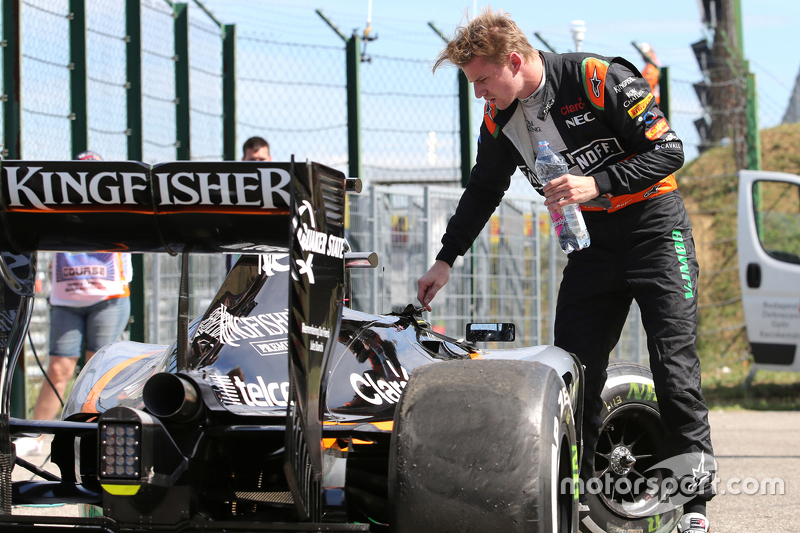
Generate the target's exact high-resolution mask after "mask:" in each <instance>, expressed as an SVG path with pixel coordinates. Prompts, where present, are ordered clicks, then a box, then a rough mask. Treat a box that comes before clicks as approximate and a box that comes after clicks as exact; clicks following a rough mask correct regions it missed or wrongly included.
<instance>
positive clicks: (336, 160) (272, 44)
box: [236, 35, 348, 172]
mask: <svg viewBox="0 0 800 533" xmlns="http://www.w3.org/2000/svg"><path fill="white" fill-rule="evenodd" d="M236 44H237V76H236V81H237V88H238V90H237V106H238V113H237V114H238V119H237V134H238V139H239V141H240V142H239V146H237V155H238V156H239V158H241V155H242V153H241V144H242V143H243V142H244V141H245V140H246V139H249V138H250V137H253V136H258V137H263V138H265V139H266V140H267V141H268V142H269V143H270V152H271V153H272V157H273V159H275V160H278V161H288V160H289V158H290V157H291V156H292V155H295V157H296V158H297V159H298V160H299V161H305V160H306V159H310V160H313V161H320V162H324V163H325V164H326V165H328V166H330V167H334V168H337V169H340V170H343V171H345V172H346V171H347V163H348V156H347V81H346V72H345V49H344V46H319V45H304V44H294V43H286V42H280V41H276V40H274V39H270V38H267V37H265V36H261V35H239V36H238V39H237V43H236Z"/></svg>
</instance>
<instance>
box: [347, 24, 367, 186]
mask: <svg viewBox="0 0 800 533" xmlns="http://www.w3.org/2000/svg"><path fill="white" fill-rule="evenodd" d="M346 55H347V155H348V160H349V172H350V176H351V177H358V178H363V177H364V174H363V172H362V170H363V169H362V168H361V109H360V108H361V105H360V91H361V89H360V87H359V71H360V65H361V38H360V37H359V36H358V35H356V34H355V33H353V35H351V36H350V38H349V39H348V40H347V53H346Z"/></svg>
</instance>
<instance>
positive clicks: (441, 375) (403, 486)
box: [389, 360, 578, 533]
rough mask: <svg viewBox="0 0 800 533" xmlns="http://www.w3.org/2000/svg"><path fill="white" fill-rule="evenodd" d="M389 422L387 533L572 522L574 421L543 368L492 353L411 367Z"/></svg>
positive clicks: (556, 380) (562, 526)
mask: <svg viewBox="0 0 800 533" xmlns="http://www.w3.org/2000/svg"><path fill="white" fill-rule="evenodd" d="M394 424H395V425H394V427H395V431H394V433H393V436H392V443H391V451H390V454H389V502H390V503H389V519H390V524H391V527H392V530H393V531H395V532H398V533H406V532H408V533H410V532H414V533H427V532H437V533H441V532H448V531H450V532H458V533H462V532H481V533H484V532H489V531H502V532H509V531H520V532H522V531H525V532H528V533H529V532H534V531H546V532H551V531H556V532H561V533H567V532H571V531H574V530H575V529H576V528H577V503H578V502H577V499H576V496H575V495H574V494H573V493H572V492H571V490H570V489H571V482H570V481H571V480H572V479H573V474H574V473H576V471H577V457H578V456H577V448H576V445H575V426H574V418H573V412H572V406H571V405H570V401H569V396H568V393H567V389H566V387H565V386H564V382H563V381H562V380H561V378H560V377H559V376H558V374H557V373H556V371H555V370H553V369H552V368H550V367H548V366H546V365H543V364H540V363H535V362H528V361H498V360H494V361H450V362H443V363H435V364H431V365H427V366H424V367H421V368H418V369H416V370H415V371H414V374H413V375H412V376H411V379H410V380H409V382H408V385H407V387H406V389H405V391H404V393H403V396H402V398H401V400H400V403H399V405H398V406H397V409H396V411H395V422H394ZM562 486H563V488H564V489H565V490H561V489H562ZM554 522H555V524H554Z"/></svg>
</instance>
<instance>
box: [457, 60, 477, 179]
mask: <svg viewBox="0 0 800 533" xmlns="http://www.w3.org/2000/svg"><path fill="white" fill-rule="evenodd" d="M471 101H472V91H471V90H470V87H469V80H467V76H466V75H465V74H464V71H463V70H461V69H458V116H459V119H460V127H461V132H460V139H461V186H462V187H466V186H467V183H468V182H469V175H470V172H472V164H473V163H474V162H475V149H474V147H473V146H472V113H471V112H470V106H471Z"/></svg>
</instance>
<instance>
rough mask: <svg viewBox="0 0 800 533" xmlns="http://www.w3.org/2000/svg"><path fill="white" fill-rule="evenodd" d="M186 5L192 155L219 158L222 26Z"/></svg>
mask: <svg viewBox="0 0 800 533" xmlns="http://www.w3.org/2000/svg"><path fill="white" fill-rule="evenodd" d="M192 7H193V6H192V5H191V4H190V5H189V88H190V95H189V98H190V100H189V102H190V103H189V109H190V120H191V139H192V159H193V160H199V161H222V160H223V159H224V157H223V155H222V152H223V149H222V139H223V137H222V118H223V113H222V30H221V29H220V27H219V26H218V25H217V24H216V23H215V22H214V21H213V20H212V19H211V18H210V17H209V16H208V15H207V14H206V13H205V12H204V11H202V10H200V9H192Z"/></svg>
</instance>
